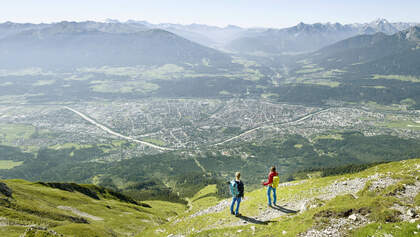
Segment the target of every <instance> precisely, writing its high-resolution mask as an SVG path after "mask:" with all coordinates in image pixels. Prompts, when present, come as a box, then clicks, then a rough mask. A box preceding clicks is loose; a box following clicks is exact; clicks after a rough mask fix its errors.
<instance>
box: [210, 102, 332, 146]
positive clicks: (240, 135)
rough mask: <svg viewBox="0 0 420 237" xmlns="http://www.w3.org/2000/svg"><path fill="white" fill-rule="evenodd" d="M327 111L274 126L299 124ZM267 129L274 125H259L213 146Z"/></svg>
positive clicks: (323, 110)
mask: <svg viewBox="0 0 420 237" xmlns="http://www.w3.org/2000/svg"><path fill="white" fill-rule="evenodd" d="M327 110H329V109H322V110H320V111H317V112H313V113H310V114H308V115H305V116H303V117H300V118H297V119H296V120H293V121H289V122H284V123H279V124H276V125H285V124H291V123H297V122H301V121H303V120H306V119H308V118H310V117H312V116H314V115H317V114H320V113H322V112H325V111H327ZM268 127H274V125H261V126H259V127H256V128H253V129H250V130H248V131H246V132H243V133H241V134H239V135H236V136H234V137H231V138H229V139H226V140H224V141H222V142H219V143H216V144H214V145H213V146H218V145H222V144H224V143H226V142H230V141H232V140H235V139H237V138H239V137H242V136H244V135H246V134H248V133H252V132H254V131H256V130H258V129H261V128H268Z"/></svg>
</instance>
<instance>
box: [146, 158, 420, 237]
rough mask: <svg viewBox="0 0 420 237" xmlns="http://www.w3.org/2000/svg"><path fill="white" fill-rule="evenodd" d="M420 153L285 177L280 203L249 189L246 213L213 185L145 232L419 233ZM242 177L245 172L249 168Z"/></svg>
mask: <svg viewBox="0 0 420 237" xmlns="http://www.w3.org/2000/svg"><path fill="white" fill-rule="evenodd" d="M419 168H420V159H417V160H407V161H401V162H394V163H388V164H383V165H379V166H376V167H373V168H370V169H367V170H365V171H363V172H360V173H356V174H348V175H341V176H333V177H325V178H315V179H307V180H302V181H295V182H291V183H283V184H281V185H280V187H279V188H278V190H277V194H278V200H279V201H278V206H274V207H273V208H268V207H267V206H266V205H267V204H266V190H265V189H259V190H256V191H253V192H250V193H245V199H244V200H243V201H242V203H241V208H240V212H241V214H242V216H240V217H234V216H232V215H230V213H229V208H228V206H229V204H230V199H228V200H220V199H217V198H216V197H215V187H213V186H209V187H207V188H205V189H203V190H201V191H200V192H199V193H197V194H196V195H195V196H194V197H193V198H191V199H190V207H189V209H188V211H187V212H186V213H184V214H182V215H181V216H178V217H177V218H175V219H173V220H172V221H171V222H169V223H167V224H164V225H161V226H158V227H151V228H149V229H148V230H147V231H146V232H145V233H142V234H145V235H147V236H168V235H171V234H172V236H174V235H175V236H176V235H177V236H348V235H350V236H372V235H375V236H390V234H392V235H393V236H415V235H417V234H418V232H420V230H419V229H420V221H419V216H418V214H417V213H418V212H419V211H420V208H419V205H420V195H419V191H420V181H419V174H420V171H419ZM243 175H244V179H245V178H246V174H243Z"/></svg>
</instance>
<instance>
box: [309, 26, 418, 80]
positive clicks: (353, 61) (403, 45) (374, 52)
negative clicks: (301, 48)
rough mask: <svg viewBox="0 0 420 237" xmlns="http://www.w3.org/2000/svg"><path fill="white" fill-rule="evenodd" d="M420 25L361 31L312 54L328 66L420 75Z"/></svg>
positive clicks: (380, 72)
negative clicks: (391, 31)
mask: <svg viewBox="0 0 420 237" xmlns="http://www.w3.org/2000/svg"><path fill="white" fill-rule="evenodd" d="M419 49H420V27H419V26H415V27H411V28H409V29H407V30H404V31H401V32H398V33H396V34H393V35H386V34H383V33H377V34H374V35H361V36H356V37H353V38H350V39H347V40H343V41H340V42H338V43H336V44H334V45H331V46H328V47H326V48H324V49H322V50H320V51H318V52H316V53H315V54H314V55H313V56H312V61H313V62H316V63H317V64H318V65H319V66H321V67H324V68H334V69H337V68H338V69H348V70H350V71H356V72H359V71H361V72H366V73H376V74H404V75H420V71H419V70H418V69H419V67H416V65H419V64H420V61H419V59H420V50H419Z"/></svg>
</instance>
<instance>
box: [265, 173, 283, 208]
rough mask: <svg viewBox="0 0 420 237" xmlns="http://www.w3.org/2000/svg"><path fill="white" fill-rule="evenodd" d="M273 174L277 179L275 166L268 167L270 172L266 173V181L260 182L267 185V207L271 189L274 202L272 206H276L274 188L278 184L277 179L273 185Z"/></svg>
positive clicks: (269, 201)
mask: <svg viewBox="0 0 420 237" xmlns="http://www.w3.org/2000/svg"><path fill="white" fill-rule="evenodd" d="M275 176H277V179H278V176H279V174H278V173H277V172H276V167H275V166H273V167H271V169H270V174H268V181H267V182H263V183H262V184H263V185H264V186H267V185H268V190H267V197H268V206H269V207H271V195H270V194H271V191H273V204H274V206H276V201H277V195H276V188H277V185H278V181H277V184H275V185H273V179H274V177H275Z"/></svg>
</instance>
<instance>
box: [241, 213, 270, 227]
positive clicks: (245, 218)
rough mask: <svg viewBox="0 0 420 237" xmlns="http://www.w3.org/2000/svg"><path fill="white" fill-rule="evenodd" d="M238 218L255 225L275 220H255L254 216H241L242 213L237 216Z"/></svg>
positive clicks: (266, 223)
mask: <svg viewBox="0 0 420 237" xmlns="http://www.w3.org/2000/svg"><path fill="white" fill-rule="evenodd" d="M238 218H239V219H241V220H243V221H246V222H249V223H252V224H257V225H268V223H270V222H275V221H260V220H257V219H255V218H252V217H248V216H242V215H241V216H238Z"/></svg>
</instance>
